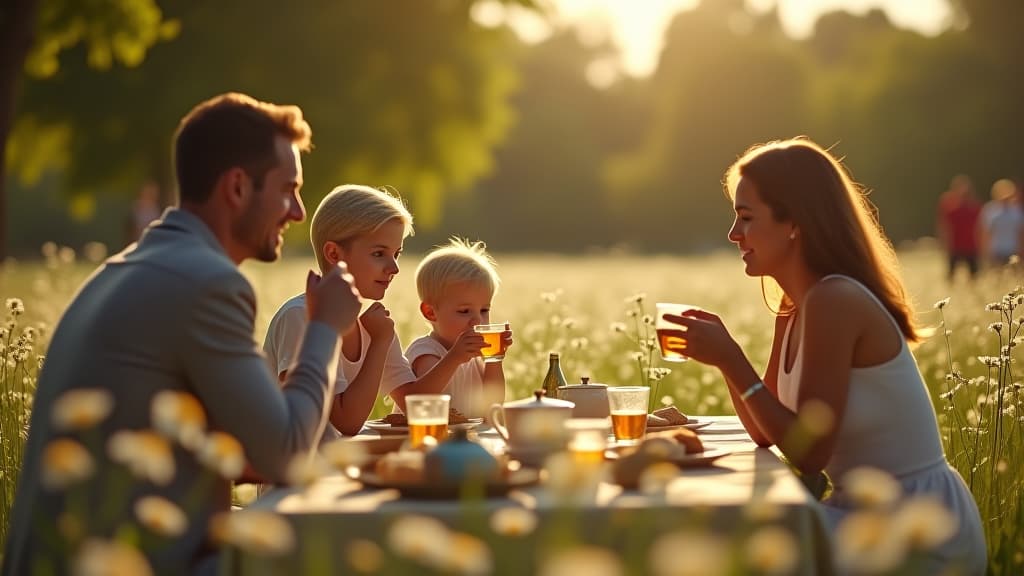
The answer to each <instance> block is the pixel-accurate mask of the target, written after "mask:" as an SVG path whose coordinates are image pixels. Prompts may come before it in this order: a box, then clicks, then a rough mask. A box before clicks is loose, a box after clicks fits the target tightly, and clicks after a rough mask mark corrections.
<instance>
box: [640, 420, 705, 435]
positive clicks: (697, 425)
mask: <svg viewBox="0 0 1024 576" xmlns="http://www.w3.org/2000/svg"><path fill="white" fill-rule="evenodd" d="M706 426H711V420H704V421H700V420H696V419H693V418H690V421H689V422H687V423H686V424H669V425H668V426H651V425H650V424H648V425H647V429H648V430H650V431H651V432H660V431H662V430H675V429H677V428H689V429H690V430H700V429H701V428H704V427H706Z"/></svg>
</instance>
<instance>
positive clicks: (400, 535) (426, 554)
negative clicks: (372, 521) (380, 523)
mask: <svg viewBox="0 0 1024 576" xmlns="http://www.w3.org/2000/svg"><path fill="white" fill-rule="evenodd" d="M388 546H390V547H391V549H392V550H394V551H395V554H398V555H399V556H403V557H405V558H408V559H410V560H415V561H417V562H420V563H422V564H425V565H427V566H433V567H436V568H443V567H444V566H445V564H446V561H447V558H448V553H449V547H450V535H449V533H448V527H447V526H445V525H444V524H442V523H441V522H440V521H439V520H435V519H434V518H430V517H428V516H417V515H409V516H402V517H400V518H398V519H397V520H395V522H394V523H393V524H392V525H391V529H390V530H388Z"/></svg>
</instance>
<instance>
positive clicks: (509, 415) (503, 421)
mask: <svg viewBox="0 0 1024 576" xmlns="http://www.w3.org/2000/svg"><path fill="white" fill-rule="evenodd" d="M572 409H573V403H572V402H568V401H566V400H559V399H557V398H546V397H545V396H544V391H543V390H535V391H534V392H533V397H532V398H524V399H522V400H513V401H511V402H505V403H504V404H494V405H492V406H491V411H490V416H491V423H492V424H493V425H494V429H495V431H497V432H498V434H499V435H500V436H501V437H502V438H503V439H504V440H505V442H506V443H507V444H508V451H509V454H510V455H511V456H513V457H516V456H517V455H523V454H529V455H531V456H534V455H541V454H546V453H550V452H554V451H557V450H561V449H563V448H565V445H566V436H565V421H566V420H568V419H569V418H571V417H572Z"/></svg>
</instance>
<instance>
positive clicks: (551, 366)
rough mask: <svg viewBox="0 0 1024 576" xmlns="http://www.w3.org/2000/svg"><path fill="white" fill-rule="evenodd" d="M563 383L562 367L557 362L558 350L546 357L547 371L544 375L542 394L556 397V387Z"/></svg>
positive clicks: (564, 383)
mask: <svg viewBox="0 0 1024 576" xmlns="http://www.w3.org/2000/svg"><path fill="white" fill-rule="evenodd" d="M565 385H566V382H565V374H562V367H561V365H559V363H558V352H552V353H551V356H549V357H548V373H547V375H546V376H544V386H543V388H544V395H545V396H547V397H548V398H558V387H559V386H565Z"/></svg>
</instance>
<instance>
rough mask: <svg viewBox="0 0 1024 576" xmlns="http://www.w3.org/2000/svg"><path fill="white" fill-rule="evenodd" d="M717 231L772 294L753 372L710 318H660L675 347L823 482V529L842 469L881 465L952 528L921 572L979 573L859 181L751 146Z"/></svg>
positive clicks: (901, 304) (762, 434)
mask: <svg viewBox="0 0 1024 576" xmlns="http://www.w3.org/2000/svg"><path fill="white" fill-rule="evenodd" d="M726 193H727V195H728V196H729V197H730V198H731V200H732V202H733V208H734V211H735V221H734V223H733V225H732V228H731V229H730V230H729V240H730V241H732V242H733V243H735V244H736V245H737V246H738V247H739V249H740V253H741V257H742V259H743V262H744V265H745V268H746V273H747V275H749V276H759V277H762V281H764V280H765V279H768V281H769V282H774V283H776V284H777V285H778V287H779V288H780V289H781V290H782V297H781V298H780V301H779V302H778V308H777V309H776V310H775V312H776V323H775V337H774V340H773V344H772V350H771V356H770V358H769V361H768V367H767V370H766V373H765V375H764V377H763V378H761V377H759V376H758V375H757V373H756V372H755V371H754V368H753V367H752V366H751V363H750V361H749V360H748V359H747V357H746V355H745V354H744V353H743V351H742V350H741V349H740V347H739V345H738V344H737V343H736V341H735V340H734V339H733V338H732V337H731V336H730V334H729V332H728V330H727V329H726V328H725V325H724V324H723V323H722V321H721V319H719V317H718V316H716V315H715V314H712V313H710V312H706V311H701V310H694V311H690V312H687V313H686V314H685V315H684V316H671V315H667V316H665V318H666V319H667V320H670V321H673V322H676V323H678V324H679V325H681V326H682V327H683V328H684V329H685V332H684V333H683V337H684V339H685V345H686V354H687V355H688V356H689V357H690V358H693V359H694V360H697V361H700V362H704V363H706V364H710V365H713V366H716V367H717V368H719V369H720V370H721V372H722V375H723V376H724V378H725V381H726V383H727V384H728V386H729V393H730V395H731V396H732V402H733V405H734V406H735V408H736V412H737V413H738V414H739V417H740V419H741V420H742V422H743V425H744V426H745V427H746V429H747V431H748V432H749V433H750V435H751V437H752V438H753V439H754V440H755V441H756V442H757V443H758V444H760V445H762V446H768V445H771V444H775V445H776V446H778V447H779V449H780V450H781V451H782V453H783V454H784V455H785V456H786V457H787V459H788V460H789V461H790V462H791V463H792V464H793V465H794V466H795V467H796V468H797V469H798V470H799V471H800V472H801V473H802V474H804V475H805V476H807V477H813V476H815V475H819V474H820V473H821V472H822V471H824V472H825V473H827V474H828V476H829V477H830V478H831V480H832V482H833V486H834V488H833V491H832V494H831V495H830V496H829V497H828V498H827V499H826V500H825V501H824V502H823V506H822V508H823V511H824V517H825V518H826V520H827V522H828V523H829V525H830V527H831V528H836V526H837V525H838V524H840V523H841V521H842V520H843V518H844V517H846V516H847V514H849V512H850V511H851V510H853V508H854V507H855V506H856V505H857V498H856V494H855V493H854V492H855V490H851V489H850V488H851V486H850V485H849V484H848V480H849V479H850V477H848V476H847V473H848V472H850V471H852V470H863V469H876V470H882V471H884V472H886V473H888V475H889V476H891V477H892V478H894V479H895V481H896V484H898V485H899V487H900V492H901V493H902V498H912V497H919V496H927V497H931V498H933V499H937V500H939V501H941V503H942V504H943V505H944V506H945V507H946V508H947V510H948V511H950V512H951V513H952V516H953V517H954V518H955V519H956V522H955V523H956V530H955V533H954V534H953V535H952V536H951V537H950V538H949V539H948V540H947V541H946V542H945V543H944V544H943V545H941V546H940V547H938V548H937V549H934V550H932V551H930V552H929V553H928V554H929V555H928V558H927V562H929V566H928V569H926V570H924V571H923V572H922V573H929V574H930V573H937V572H939V571H940V569H941V568H947V567H955V568H957V569H959V570H960V572H958V573H967V574H975V573H977V574H980V573H983V572H984V570H985V562H986V550H985V540H984V534H983V531H982V527H981V520H980V517H979V514H978V508H977V505H976V504H975V502H974V499H973V498H972V496H971V494H970V492H969V490H968V489H967V487H966V485H965V484H964V482H963V480H962V479H961V478H960V476H959V474H958V473H957V472H956V471H955V470H954V469H953V468H952V467H951V466H950V465H949V464H948V463H947V461H946V457H945V454H944V453H943V449H942V443H941V439H940V436H939V429H938V423H937V421H936V417H935V410H934V407H933V406H932V404H931V400H930V397H929V394H928V390H927V388H926V387H925V384H924V381H923V379H922V377H921V373H920V371H919V369H918V367H917V364H916V362H915V360H914V357H913V356H912V355H911V353H910V348H909V346H908V344H910V343H914V342H917V341H918V340H920V339H921V333H920V332H919V330H918V329H917V328H916V327H915V325H914V321H913V313H912V310H911V306H910V304H909V302H908V301H907V296H906V293H905V290H904V288H903V281H902V279H901V277H900V272H899V266H898V261H897V259H896V255H895V253H894V251H893V248H892V245H891V243H890V242H889V240H888V239H887V238H886V237H885V235H884V234H883V233H882V230H881V228H880V227H879V225H878V221H877V218H876V215H875V213H874V211H873V209H872V207H871V205H870V204H869V202H868V201H867V198H866V197H865V195H864V193H863V191H862V190H861V189H860V188H858V187H857V185H855V184H854V183H853V181H852V180H851V178H850V177H849V175H848V174H847V173H846V171H845V170H844V168H843V166H842V165H841V164H840V163H839V162H838V161H837V160H836V159H835V158H833V157H832V155H831V154H829V153H828V152H827V151H825V150H823V149H822V148H821V147H820V146H818V145H817V144H815V143H813V142H811V141H810V140H807V139H803V138H798V139H792V140H786V141H781V142H773V143H770V144H766V145H760V146H756V147H754V148H751V149H750V150H749V151H747V153H746V154H744V155H743V156H742V157H741V158H740V159H739V160H738V161H737V162H736V163H735V164H734V165H733V166H732V167H730V169H729V170H728V172H727V174H726Z"/></svg>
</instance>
